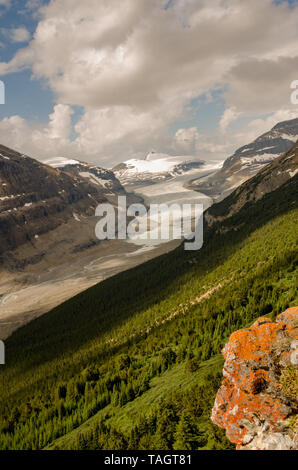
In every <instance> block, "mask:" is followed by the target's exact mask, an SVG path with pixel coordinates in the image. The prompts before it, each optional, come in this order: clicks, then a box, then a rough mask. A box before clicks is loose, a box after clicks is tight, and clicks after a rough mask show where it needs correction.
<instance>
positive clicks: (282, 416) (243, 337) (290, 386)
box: [211, 307, 298, 450]
mask: <svg viewBox="0 0 298 470" xmlns="http://www.w3.org/2000/svg"><path fill="white" fill-rule="evenodd" d="M222 352H223V355H224V357H225V365H224V369H223V375H224V377H225V378H224V380H223V382H222V386H221V388H220V389H219V391H218V393H217V396H216V400H215V404H214V407H213V410H212V417H211V419H212V421H213V423H215V424H217V425H218V426H220V427H221V428H224V429H225V430H226V435H227V438H228V439H229V440H230V441H231V442H233V443H235V444H236V445H237V449H247V450H257V449H259V450H290V449H297V448H298V433H297V430H298V429H297V428H298V420H297V410H298V383H297V379H298V368H297V366H298V307H292V308H289V309H288V310H286V311H285V312H284V313H282V314H281V315H279V316H278V317H277V319H276V322H272V321H271V320H270V319H268V318H260V319H259V320H257V321H256V322H255V323H254V324H253V325H252V326H251V327H250V328H248V329H244V330H239V331H236V332H235V333H233V334H232V335H231V337H230V340H229V342H228V344H227V345H226V346H225V348H224V349H223V351H222Z"/></svg>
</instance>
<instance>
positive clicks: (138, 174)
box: [113, 152, 204, 185]
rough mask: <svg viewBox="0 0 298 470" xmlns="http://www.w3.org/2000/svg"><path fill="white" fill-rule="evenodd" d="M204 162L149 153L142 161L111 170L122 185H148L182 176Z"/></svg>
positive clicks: (138, 160)
mask: <svg viewBox="0 0 298 470" xmlns="http://www.w3.org/2000/svg"><path fill="white" fill-rule="evenodd" d="M202 165H204V162H202V161H198V160H194V159H193V157H186V156H170V155H166V154H163V153H155V152H150V153H149V154H148V155H147V156H146V157H145V158H144V159H130V160H127V161H125V162H124V163H120V164H119V165H117V166H115V167H114V168H113V172H114V173H115V175H116V177H117V178H118V179H119V180H120V182H121V183H122V184H123V185H128V184H145V183H146V184H148V183H149V184H150V183H156V182H161V181H163V180H167V179H170V178H173V177H175V176H179V175H183V174H184V173H187V172H188V171H190V170H193V169H195V168H200V167H201V166H202Z"/></svg>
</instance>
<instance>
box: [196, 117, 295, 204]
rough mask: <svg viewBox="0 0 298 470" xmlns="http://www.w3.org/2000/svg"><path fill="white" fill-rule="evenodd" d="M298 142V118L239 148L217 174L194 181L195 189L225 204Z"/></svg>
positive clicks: (281, 124) (285, 122)
mask: <svg viewBox="0 0 298 470" xmlns="http://www.w3.org/2000/svg"><path fill="white" fill-rule="evenodd" d="M297 140H298V119H292V120H290V121H283V122H280V123H279V124H277V125H276V126H274V127H273V129H271V130H270V131H269V132H266V133H265V134H263V135H261V136H260V137H258V138H257V139H256V140H255V141H254V142H252V143H250V144H248V145H245V146H244V147H241V148H239V149H238V150H237V151H236V152H235V153H234V155H232V156H231V157H229V158H227V160H225V162H224V164H223V167H222V168H221V169H220V170H219V171H218V172H217V173H215V174H213V175H211V176H209V177H205V178H202V179H200V180H197V181H193V182H192V187H193V189H195V190H197V191H201V192H202V193H204V194H207V195H208V196H211V197H213V199H214V200H216V201H221V200H222V199H224V198H225V197H226V196H228V195H229V194H230V193H231V192H232V191H233V190H234V189H235V188H237V187H238V186H239V185H240V184H242V183H244V182H245V181H246V180H248V179H249V178H251V177H252V176H254V175H255V174H257V173H258V172H259V171H260V170H262V168H264V166H265V165H267V164H268V163H271V162H272V161H274V160H275V159H276V158H277V157H279V156H280V155H282V154H283V153H284V152H287V151H288V150H289V149H290V148H291V147H292V146H293V144H294V143H296V142H297Z"/></svg>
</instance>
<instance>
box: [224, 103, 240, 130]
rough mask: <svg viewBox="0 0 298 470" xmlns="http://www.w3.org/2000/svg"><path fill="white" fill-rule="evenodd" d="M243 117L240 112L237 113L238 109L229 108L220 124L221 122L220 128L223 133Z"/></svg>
mask: <svg viewBox="0 0 298 470" xmlns="http://www.w3.org/2000/svg"><path fill="white" fill-rule="evenodd" d="M240 115H241V113H240V112H238V111H237V109H236V108H235V107H234V106H233V107H232V108H227V109H226V110H225V112H224V113H223V115H222V117H221V119H220V122H219V128H220V130H221V132H223V133H224V132H226V131H227V128H228V127H229V125H230V124H231V123H232V122H233V121H236V119H237V118H238V117H239V116H240Z"/></svg>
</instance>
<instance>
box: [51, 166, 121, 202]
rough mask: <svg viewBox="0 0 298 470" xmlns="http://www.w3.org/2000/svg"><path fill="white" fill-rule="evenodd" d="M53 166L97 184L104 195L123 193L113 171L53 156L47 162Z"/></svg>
mask: <svg viewBox="0 0 298 470" xmlns="http://www.w3.org/2000/svg"><path fill="white" fill-rule="evenodd" d="M47 164H48V165H50V166H52V167H53V168H57V169H59V170H60V171H64V172H66V173H70V174H72V175H75V176H77V177H81V178H84V179H86V180H87V181H89V182H90V183H92V184H94V185H95V186H98V187H99V188H100V190H101V191H102V193H103V194H105V195H106V196H113V195H115V194H117V195H125V190H124V188H123V186H122V185H121V183H120V182H119V180H118V179H117V178H116V176H115V175H114V173H113V172H112V171H110V170H107V169H105V168H102V167H99V166H97V165H92V164H89V163H85V162H81V161H79V160H68V159H64V158H59V157H58V158H55V159H52V160H49V161H48V162H47Z"/></svg>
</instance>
